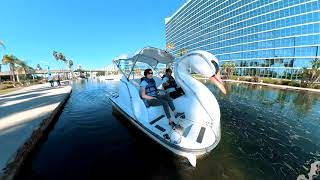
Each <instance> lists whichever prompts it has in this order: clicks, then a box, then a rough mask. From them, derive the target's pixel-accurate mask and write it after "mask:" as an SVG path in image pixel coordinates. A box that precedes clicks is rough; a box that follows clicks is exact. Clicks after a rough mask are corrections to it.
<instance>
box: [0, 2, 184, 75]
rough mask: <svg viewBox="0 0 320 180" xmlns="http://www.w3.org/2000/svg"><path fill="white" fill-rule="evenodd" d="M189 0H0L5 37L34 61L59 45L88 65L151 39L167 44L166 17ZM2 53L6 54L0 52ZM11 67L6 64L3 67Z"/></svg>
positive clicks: (13, 50) (10, 47)
mask: <svg viewBox="0 0 320 180" xmlns="http://www.w3.org/2000/svg"><path fill="white" fill-rule="evenodd" d="M185 2H186V0H90V1H89V0H86V1H84V0H1V16H0V19H1V20H0V40H3V41H4V43H5V44H6V49H5V50H3V49H0V56H1V57H2V56H3V55H4V54H14V55H15V56H17V57H18V58H20V59H23V60H25V61H27V63H28V64H30V65H31V66H33V67H35V66H36V64H38V63H44V62H48V63H49V65H50V68H51V69H56V68H59V69H60V68H61V67H62V64H61V63H60V65H59V63H57V62H56V61H55V59H54V58H53V56H52V51H53V50H56V51H58V52H62V53H64V54H65V55H66V57H67V58H68V59H72V60H73V61H74V63H75V66H74V68H75V67H76V65H78V64H81V65H82V66H83V67H85V68H102V67H103V66H105V65H107V64H110V63H111V60H112V58H114V57H117V56H119V55H121V54H125V53H133V52H136V51H137V50H139V49H140V48H143V47H144V46H147V45H150V46H154V47H159V48H165V24H164V19H165V18H166V17H169V16H171V15H172V14H173V13H174V12H175V11H176V10H177V9H178V8H179V7H180V6H182V5H183V4H184V3H185ZM1 59H2V58H1ZM6 69H7V68H6V67H5V68H4V70H6Z"/></svg>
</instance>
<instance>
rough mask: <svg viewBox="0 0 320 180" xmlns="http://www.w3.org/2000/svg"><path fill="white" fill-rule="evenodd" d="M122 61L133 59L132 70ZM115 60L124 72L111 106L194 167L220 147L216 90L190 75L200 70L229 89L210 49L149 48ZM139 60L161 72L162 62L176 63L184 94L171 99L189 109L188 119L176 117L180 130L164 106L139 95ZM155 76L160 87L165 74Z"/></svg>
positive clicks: (175, 72)
mask: <svg viewBox="0 0 320 180" xmlns="http://www.w3.org/2000/svg"><path fill="white" fill-rule="evenodd" d="M120 61H127V62H128V61H129V62H130V63H127V64H131V65H132V69H131V70H130V71H128V70H123V68H121V63H120ZM113 62H114V63H115V64H116V65H117V67H118V68H119V70H120V72H122V74H123V76H122V78H121V79H120V82H119V89H118V92H116V93H113V95H112V96H110V97H109V98H110V100H111V102H112V105H113V107H115V109H117V110H118V111H119V112H120V113H122V114H123V115H124V116H125V117H126V118H127V119H128V120H130V121H131V122H132V123H133V124H134V125H135V126H136V127H137V128H138V129H140V130H141V131H142V132H144V133H145V134H146V135H147V136H149V137H150V138H151V139H153V140H154V141H156V142H157V143H159V144H160V145H162V146H163V147H165V148H166V149H168V150H169V151H171V152H173V153H174V154H176V155H179V156H183V157H185V158H187V159H188V160H189V162H190V164H191V165H192V166H194V167H195V166H196V161H197V158H198V157H200V156H202V155H205V154H207V153H209V152H210V151H211V150H212V149H214V148H215V147H216V146H217V144H218V143H219V141H220V138H221V133H220V131H221V130H220V129H221V127H220V109H219V104H218V102H217V100H216V98H215V96H214V95H213V94H212V92H211V91H210V90H209V89H208V88H207V87H206V86H205V85H204V84H203V83H201V82H199V81H198V80H196V79H195V78H193V77H192V76H191V73H190V70H191V71H192V72H196V73H198V74H201V75H202V76H204V77H206V78H208V79H209V80H210V81H211V82H213V84H215V85H216V86H217V87H218V88H219V89H220V90H221V91H222V92H223V93H226V91H225V88H224V86H223V83H222V81H221V78H220V74H219V66H218V60H217V58H216V57H215V56H214V55H212V54H210V53H209V52H206V51H193V52H190V53H188V54H186V55H184V56H182V57H180V58H175V57H174V56H173V55H172V54H171V53H169V52H167V51H164V50H161V49H157V48H153V47H145V48H143V49H142V50H141V51H140V52H139V53H137V54H135V55H134V56H132V57H130V58H127V59H118V60H114V61H113ZM139 63H145V64H147V65H148V66H150V67H151V68H152V69H153V71H154V72H157V65H158V64H165V65H166V66H167V67H169V66H173V67H174V68H173V72H174V77H175V80H176V83H177V84H178V86H180V87H181V88H182V89H183V90H184V92H185V94H184V95H182V96H180V97H178V98H176V99H174V100H173V103H174V105H175V107H176V110H177V111H178V112H184V113H185V117H184V118H181V117H179V118H176V119H175V123H176V124H179V125H180V128H172V127H171V126H170V125H169V123H168V122H169V121H168V119H167V118H166V116H165V113H164V110H163V107H162V106H151V107H146V106H145V103H144V102H143V100H142V99H141V96H140V87H139V84H140V77H138V78H137V76H136V78H135V72H136V71H135V70H134V67H135V66H136V65H137V64H139ZM153 78H154V80H155V81H156V84H157V86H158V89H161V88H162V86H161V78H160V77H157V76H154V77H153ZM171 113H172V112H171ZM172 115H173V113H172ZM172 117H174V116H172ZM164 134H168V135H169V137H170V139H167V138H165V137H164Z"/></svg>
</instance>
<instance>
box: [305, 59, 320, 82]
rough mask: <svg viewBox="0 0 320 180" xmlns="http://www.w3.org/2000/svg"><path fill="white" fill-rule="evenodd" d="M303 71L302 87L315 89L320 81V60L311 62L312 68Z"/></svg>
mask: <svg viewBox="0 0 320 180" xmlns="http://www.w3.org/2000/svg"><path fill="white" fill-rule="evenodd" d="M302 70H303V71H302V78H301V85H302V86H303V87H310V88H313V87H314V86H315V84H316V82H318V81H319V80H320V59H318V58H315V59H314V60H312V61H311V68H306V67H304V68H303V69H302Z"/></svg>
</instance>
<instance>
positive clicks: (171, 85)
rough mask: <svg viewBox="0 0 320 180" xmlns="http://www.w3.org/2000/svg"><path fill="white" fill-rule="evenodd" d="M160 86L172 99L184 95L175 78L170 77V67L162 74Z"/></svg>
mask: <svg viewBox="0 0 320 180" xmlns="http://www.w3.org/2000/svg"><path fill="white" fill-rule="evenodd" d="M162 87H163V89H164V90H165V91H166V92H167V93H168V94H169V95H170V97H171V98H172V99H176V98H178V97H180V96H182V95H184V91H183V90H182V88H181V87H178V85H177V83H176V80H175V79H174V78H173V77H172V70H171V69H170V68H168V69H166V73H165V74H164V75H163V76H162Z"/></svg>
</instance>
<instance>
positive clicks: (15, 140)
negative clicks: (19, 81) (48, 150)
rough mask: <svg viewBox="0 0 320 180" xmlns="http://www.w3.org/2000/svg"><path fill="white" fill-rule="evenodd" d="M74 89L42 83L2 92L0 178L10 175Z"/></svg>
mask: <svg viewBox="0 0 320 180" xmlns="http://www.w3.org/2000/svg"><path fill="white" fill-rule="evenodd" d="M70 93H71V86H62V87H50V85H49V84H40V85H34V86H30V87H26V88H23V89H20V90H17V91H14V92H12V93H9V94H4V95H0V179H2V178H4V179H7V178H8V179H11V178H12V177H13V175H14V174H15V173H16V172H17V171H18V170H19V168H20V166H21V164H22V162H23V160H25V158H26V157H27V155H28V154H29V152H30V151H31V150H32V149H33V148H34V147H35V145H36V143H37V142H38V141H39V140H40V138H41V136H42V135H43V134H44V132H45V130H46V129H47V127H48V126H49V125H50V123H51V122H52V120H53V119H54V116H55V115H56V114H57V113H58V112H59V109H60V108H61V107H62V105H63V104H64V102H65V101H66V100H67V98H68V97H69V95H70Z"/></svg>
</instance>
